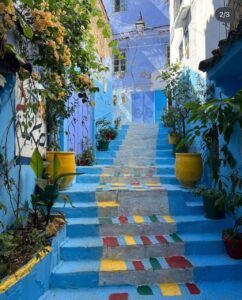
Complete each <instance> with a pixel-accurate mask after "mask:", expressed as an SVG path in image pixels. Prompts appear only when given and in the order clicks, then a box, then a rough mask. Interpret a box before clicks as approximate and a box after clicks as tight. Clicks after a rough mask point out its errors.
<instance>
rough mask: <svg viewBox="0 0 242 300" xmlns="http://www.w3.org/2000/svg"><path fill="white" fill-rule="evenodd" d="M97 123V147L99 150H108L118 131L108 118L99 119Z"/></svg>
mask: <svg viewBox="0 0 242 300" xmlns="http://www.w3.org/2000/svg"><path fill="white" fill-rule="evenodd" d="M96 125H97V136H96V138H97V149H98V150H99V151H108V147H109V143H110V141H111V140H114V139H115V138H116V136H117V134H118V131H117V129H116V128H113V127H112V126H111V122H110V121H108V120H107V119H106V118H104V119H101V120H99V121H97V123H96Z"/></svg>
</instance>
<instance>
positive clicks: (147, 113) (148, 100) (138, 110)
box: [132, 92, 155, 124]
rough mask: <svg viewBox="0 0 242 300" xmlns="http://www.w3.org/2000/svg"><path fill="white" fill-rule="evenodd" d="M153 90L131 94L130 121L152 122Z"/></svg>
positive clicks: (138, 122)
mask: <svg viewBox="0 0 242 300" xmlns="http://www.w3.org/2000/svg"><path fill="white" fill-rule="evenodd" d="M154 117H155V116H154V92H142V93H133V94H132V122H133V123H137V124H141V123H154Z"/></svg>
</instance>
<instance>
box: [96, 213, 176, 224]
mask: <svg viewBox="0 0 242 300" xmlns="http://www.w3.org/2000/svg"><path fill="white" fill-rule="evenodd" d="M105 219H107V220H105ZM99 221H100V224H102V225H103V224H104V223H109V224H121V225H126V224H143V223H146V224H151V223H163V222H164V223H175V220H174V219H173V218H172V217H171V216H155V215H152V216H139V215H135V216H125V215H121V216H118V217H110V218H108V217H107V218H99Z"/></svg>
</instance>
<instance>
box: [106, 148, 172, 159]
mask: <svg viewBox="0 0 242 300" xmlns="http://www.w3.org/2000/svg"><path fill="white" fill-rule="evenodd" d="M111 154H112V153H111V152H110V156H111ZM171 155H173V150H172V149H164V150H155V149H154V150H150V149H147V148H146V149H143V150H140V149H138V150H137V149H130V147H129V149H127V150H126V149H125V148H123V149H120V151H119V152H118V154H117V157H120V156H125V157H130V156H131V157H133V156H136V157H140V156H141V157H157V156H158V157H170V156H171Z"/></svg>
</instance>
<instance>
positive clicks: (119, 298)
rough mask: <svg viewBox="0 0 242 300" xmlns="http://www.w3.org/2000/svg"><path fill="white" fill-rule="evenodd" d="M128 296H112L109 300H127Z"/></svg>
mask: <svg viewBox="0 0 242 300" xmlns="http://www.w3.org/2000/svg"><path fill="white" fill-rule="evenodd" d="M128 299H129V294H128V293H123V294H112V295H110V296H109V300H128Z"/></svg>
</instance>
